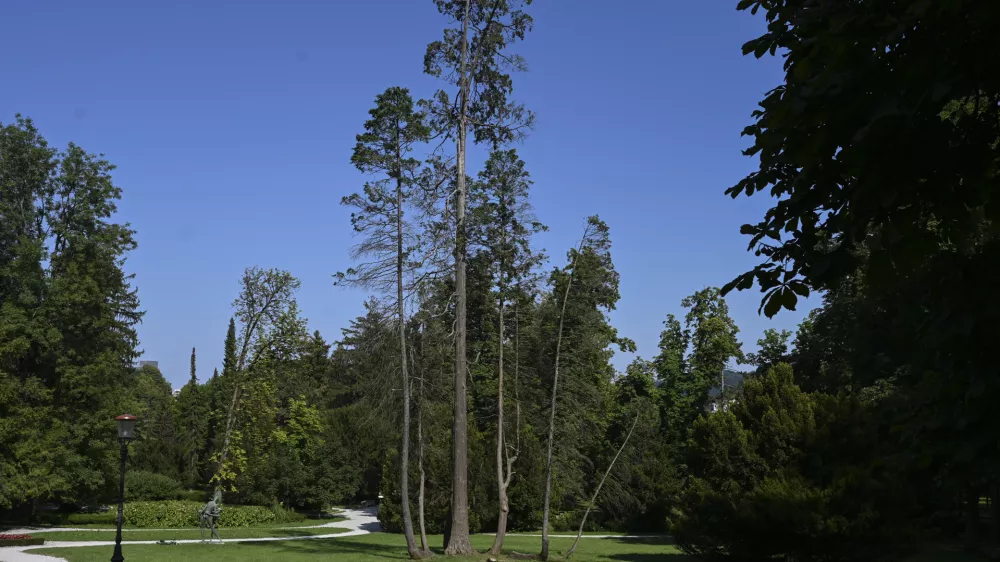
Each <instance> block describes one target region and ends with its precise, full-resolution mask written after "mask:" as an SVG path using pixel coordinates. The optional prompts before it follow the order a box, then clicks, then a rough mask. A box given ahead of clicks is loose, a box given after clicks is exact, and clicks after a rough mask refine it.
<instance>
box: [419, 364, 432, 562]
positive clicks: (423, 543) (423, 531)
mask: <svg viewBox="0 0 1000 562" xmlns="http://www.w3.org/2000/svg"><path fill="white" fill-rule="evenodd" d="M423 387H424V382H423V381H420V394H421V396H422V395H423V390H424V388H423ZM417 404H418V405H417V466H418V467H419V469H420V492H419V494H418V495H417V521H418V522H419V525H420V553H421V555H423V556H427V555H428V554H430V551H431V547H430V544H429V543H428V542H427V527H426V525H425V524H424V483H425V482H426V481H427V474H426V473H425V472H424V424H423V410H424V404H423V399H422V398H421V400H419V401H418V402H417Z"/></svg>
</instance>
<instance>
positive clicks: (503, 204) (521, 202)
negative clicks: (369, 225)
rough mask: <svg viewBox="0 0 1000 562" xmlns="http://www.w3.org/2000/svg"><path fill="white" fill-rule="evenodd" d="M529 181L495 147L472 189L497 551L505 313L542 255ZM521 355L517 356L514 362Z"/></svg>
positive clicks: (503, 466)
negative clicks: (492, 356)
mask: <svg viewBox="0 0 1000 562" xmlns="http://www.w3.org/2000/svg"><path fill="white" fill-rule="evenodd" d="M530 186H531V180H530V176H529V174H528V172H527V171H526V170H525V169H524V161H523V160H521V159H520V158H518V156H517V152H516V151H514V150H494V151H493V152H491V153H490V157H489V159H488V160H487V161H486V166H485V168H484V169H483V171H482V172H480V174H479V181H478V182H477V188H476V189H475V191H474V192H473V205H472V209H473V210H472V215H473V216H472V224H473V231H474V232H475V238H476V240H475V242H476V243H477V245H478V246H480V247H481V248H483V250H482V252H481V254H483V256H484V257H485V259H486V261H487V263H491V264H493V266H492V267H491V268H490V270H491V273H490V275H491V277H492V283H493V285H494V287H493V289H494V290H495V299H496V303H497V337H496V348H497V352H496V361H497V371H496V372H497V383H496V384H497V398H496V408H497V409H496V412H497V432H496V470H497V491H498V503H499V514H498V517H497V532H496V536H495V539H494V542H493V547H492V548H491V549H490V552H491V553H492V554H500V552H501V550H502V549H503V543H504V536H505V534H506V531H507V515H508V513H509V512H510V505H509V502H508V498H507V489H508V488H509V487H510V482H511V479H512V478H513V476H514V472H513V465H514V462H515V461H516V459H517V455H518V446H516V445H512V444H511V443H508V442H507V441H506V434H505V432H506V428H505V426H504V423H505V418H504V366H505V365H504V348H505V347H506V346H507V337H508V335H507V331H506V316H507V314H508V310H507V307H508V304H509V302H510V301H511V300H512V298H514V299H516V298H517V297H516V296H514V295H512V292H513V291H516V290H523V289H524V288H525V285H526V284H529V283H530V280H529V277H530V276H531V274H532V271H533V270H534V269H535V268H536V267H537V266H538V265H539V264H540V263H541V262H542V260H543V259H544V255H542V254H541V253H538V252H535V251H533V250H532V248H531V236H532V235H533V234H535V233H537V232H540V231H542V230H544V229H545V227H544V226H543V225H542V224H541V223H539V222H538V221H537V219H536V218H535V216H534V214H533V212H532V208H531V204H530V203H529V202H528V197H529V193H528V190H529V189H530ZM518 360H519V358H518V357H516V356H515V358H514V361H515V363H516V362H517V361H518ZM520 426H521V419H520V406H519V405H518V407H517V418H516V420H515V436H516V437H517V440H516V442H517V443H520V435H519V433H520Z"/></svg>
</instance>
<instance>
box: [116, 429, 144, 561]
mask: <svg viewBox="0 0 1000 562" xmlns="http://www.w3.org/2000/svg"><path fill="white" fill-rule="evenodd" d="M137 421H139V420H137V419H136V417H135V416H133V415H132V414H122V415H120V416H118V417H117V418H115V423H116V424H117V425H118V444H119V445H121V447H122V469H121V480H120V481H119V484H118V521H117V524H118V534H116V535H115V553H114V554H113V555H112V556H111V562H124V560H125V557H124V556H122V518H123V513H122V512H123V510H124V509H125V461H126V460H128V443H129V441H131V440H133V439H135V424H136V422H137Z"/></svg>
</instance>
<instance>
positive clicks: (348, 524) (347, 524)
mask: <svg viewBox="0 0 1000 562" xmlns="http://www.w3.org/2000/svg"><path fill="white" fill-rule="evenodd" d="M377 512H378V508H377V507H371V508H367V509H345V510H344V511H343V512H342V513H340V515H342V516H344V517H345V519H342V520H340V521H331V522H330V523H323V524H322V525H312V526H306V527H303V526H298V527H285V528H288V529H320V528H325V527H336V528H338V529H348V531H347V532H345V533H335V534H327V535H309V536H305V537H265V538H255V539H222V542H224V543H229V542H270V541H301V540H310V539H335V538H339V537H352V536H356V535H367V534H368V533H374V532H378V531H381V530H382V527H381V525H379V522H378V517H376V513H377ZM70 530H80V531H94V530H98V531H105V532H106V531H107V529H65V528H62V529H40V530H33V529H28V530H17V531H11V532H27V533H31V534H36V533H43V532H47V531H70ZM144 530H152V529H144ZM171 530H176V529H171ZM223 533H225V530H223ZM175 542H177V544H188V543H200V542H201V540H199V539H191V540H179V541H175ZM122 544H156V541H122ZM114 545H115V543H114V541H51V542H49V541H46V543H45V544H44V545H41V546H18V547H5V548H0V562H65V561H64V560H63V559H62V558H53V557H51V556H43V555H41V554H31V553H30V552H28V551H29V550H34V549H38V548H69V547H78V546H114Z"/></svg>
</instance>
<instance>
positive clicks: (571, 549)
mask: <svg viewBox="0 0 1000 562" xmlns="http://www.w3.org/2000/svg"><path fill="white" fill-rule="evenodd" d="M637 423H639V415H638V414H636V416H635V421H633V422H632V428H631V429H629V430H628V435H626V436H625V440H624V441H622V446H621V447H618V452H617V453H615V458H613V459H611V464H609V465H608V469H607V470H605V471H604V477H603V478H601V481H600V483H598V484H597V489H596V490H594V495H593V496H592V497H591V498H590V504H589V505H588V506H587V511H584V512H583V519H582V520H581V521H580V530H579V531H577V532H576V540H575V541H573V546H571V547H569V550H568V551H566V556H565V557H564V558H569V557H570V555H572V554H573V552H575V551H576V547H577V545H579V544H580V537H582V536H583V526H584V525H586V524H587V516H588V515H590V510H591V509H594V504H595V503H597V494H600V493H601V486H604V481H605V480H607V479H608V475H609V474H611V469H612V468H614V466H615V462H616V461H617V460H618V456H619V455H621V454H622V451H624V450H625V445H628V440H629V438H631V437H632V432H633V431H635V425H636V424H637Z"/></svg>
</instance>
